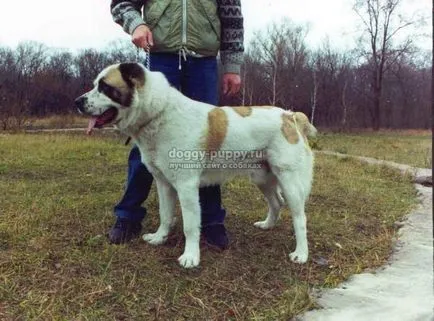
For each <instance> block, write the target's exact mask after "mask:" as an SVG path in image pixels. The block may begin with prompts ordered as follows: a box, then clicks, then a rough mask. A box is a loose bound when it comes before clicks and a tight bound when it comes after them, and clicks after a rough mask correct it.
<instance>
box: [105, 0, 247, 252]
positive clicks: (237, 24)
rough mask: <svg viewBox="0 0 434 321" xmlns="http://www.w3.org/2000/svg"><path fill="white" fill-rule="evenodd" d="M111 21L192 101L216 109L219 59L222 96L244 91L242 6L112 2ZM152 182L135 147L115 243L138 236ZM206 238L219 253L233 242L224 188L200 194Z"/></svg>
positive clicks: (199, 1)
mask: <svg viewBox="0 0 434 321" xmlns="http://www.w3.org/2000/svg"><path fill="white" fill-rule="evenodd" d="M110 8H111V13H112V16H113V20H114V21H115V22H116V23H117V24H119V25H121V26H122V27H123V30H124V31H125V32H127V33H128V34H130V35H131V39H132V42H133V43H134V44H135V45H136V46H137V47H139V48H144V49H146V48H149V49H150V52H151V54H150V62H151V63H150V69H151V70H153V71H160V72H162V73H163V74H164V75H165V76H166V77H167V79H168V80H169V82H170V83H171V85H172V86H174V87H176V88H178V89H179V90H180V91H181V92H182V93H183V94H184V95H186V96H188V97H189V98H191V99H194V100H198V101H201V102H205V103H209V104H212V105H217V104H218V87H217V86H218V71H217V58H216V56H217V54H218V53H220V58H221V62H222V68H223V76H222V91H223V94H225V95H233V94H236V93H237V92H238V91H239V89H240V85H241V79H240V66H241V63H242V59H243V52H244V45H243V37H244V25H243V16H242V12H241V1H240V0H177V1H175V0H134V1H133V0H131V1H123V0H112V1H111V5H110ZM152 181H153V177H152V175H151V174H150V173H149V171H148V170H147V169H146V167H145V165H143V164H142V162H141V158H140V152H139V150H138V148H137V146H133V148H132V149H131V152H130V155H129V159H128V178H127V185H126V189H125V193H124V195H123V197H122V199H121V200H120V202H119V203H118V204H117V205H116V206H115V208H114V212H115V215H116V216H117V220H116V223H115V224H114V226H113V227H112V228H111V230H110V232H109V240H110V242H111V243H114V244H120V243H126V242H128V241H130V240H131V239H133V238H136V237H138V236H139V235H140V232H141V229H142V225H141V221H142V220H143V218H144V217H145V214H146V209H145V208H144V207H142V203H143V202H144V201H145V200H146V198H147V197H148V194H149V191H150V188H151V185H152ZM199 197H200V204H201V216H202V234H203V235H204V236H205V239H206V240H207V242H208V243H210V244H212V245H215V246H217V247H219V248H221V249H224V248H226V247H227V246H228V243H229V240H228V236H227V233H226V229H225V226H224V224H223V222H224V218H225V216H226V212H225V210H224V208H222V205H221V192H220V186H210V187H204V188H201V189H200V190H199Z"/></svg>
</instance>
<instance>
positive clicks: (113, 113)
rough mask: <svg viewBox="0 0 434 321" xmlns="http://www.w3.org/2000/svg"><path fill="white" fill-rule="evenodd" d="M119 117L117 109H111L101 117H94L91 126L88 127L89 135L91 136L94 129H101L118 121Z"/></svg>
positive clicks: (90, 122) (90, 120)
mask: <svg viewBox="0 0 434 321" xmlns="http://www.w3.org/2000/svg"><path fill="white" fill-rule="evenodd" d="M117 115H118V110H117V108H115V107H111V108H109V109H107V110H106V111H105V112H103V113H102V114H101V115H99V116H92V118H91V119H89V124H88V126H87V134H88V135H90V134H91V133H92V130H93V129H94V128H101V127H103V126H104V125H106V124H109V123H111V122H112V121H113V120H115V119H116V117H117Z"/></svg>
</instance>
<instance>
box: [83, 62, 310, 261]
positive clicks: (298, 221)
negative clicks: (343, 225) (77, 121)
mask: <svg viewBox="0 0 434 321" xmlns="http://www.w3.org/2000/svg"><path fill="white" fill-rule="evenodd" d="M94 85H95V88H93V89H92V90H91V91H89V92H87V93H85V94H84V95H82V96H80V97H78V98H77V99H76V101H75V103H76V106H77V107H78V109H79V111H80V112H82V113H84V114H87V115H90V116H92V117H91V120H90V122H89V128H88V131H89V132H90V131H91V130H92V129H93V128H94V127H101V126H103V125H106V124H114V125H115V126H116V127H117V128H118V129H119V130H120V131H121V132H123V133H124V134H126V135H128V136H130V137H132V139H133V140H134V142H135V144H137V146H138V147H139V149H140V153H141V157H142V161H143V163H144V164H145V165H146V167H147V168H148V170H149V171H150V172H151V173H152V175H153V176H154V178H155V182H156V184H157V190H158V197H159V204H160V226H159V228H158V230H157V231H156V232H155V233H151V234H145V235H143V239H144V240H145V241H147V242H148V243H150V244H154V245H156V244H162V243H163V242H165V240H166V239H167V236H168V233H169V230H170V227H171V224H172V220H173V218H174V209H175V202H176V195H178V198H179V201H180V205H181V210H182V218H183V227H184V235H185V249H184V253H183V254H182V255H181V256H180V257H179V259H178V261H179V263H180V264H181V265H182V266H183V267H185V268H192V267H195V266H198V265H199V260H200V249H199V237H200V226H201V222H200V220H201V215H200V206H199V192H198V190H199V187H202V186H206V185H212V184H221V183H222V182H223V181H224V180H226V179H227V178H229V177H233V176H235V175H249V176H250V177H251V179H252V181H253V182H254V183H255V184H256V185H257V186H258V187H259V189H260V190H261V191H262V193H263V194H264V196H265V198H266V200H267V202H268V206H269V210H268V214H267V217H266V219H265V220H264V221H261V222H256V223H255V226H256V227H259V228H261V229H270V228H272V227H273V226H274V225H275V224H276V221H277V219H278V217H279V211H280V208H281V207H282V202H281V199H280V197H281V196H280V193H281V194H283V197H284V199H285V200H286V203H287V204H288V205H289V207H290V210H291V214H292V218H293V224H294V230H295V236H296V248H295V251H294V252H292V253H291V254H290V258H291V260H292V261H294V262H297V263H305V262H306V260H307V258H308V245H307V237H306V216H305V212H304V211H305V202H306V200H307V198H308V195H309V193H310V190H311V185H312V176H313V161H314V158H313V153H312V151H311V150H310V148H309V146H308V143H307V137H308V136H313V135H315V133H316V129H315V127H313V126H312V125H311V124H310V123H309V121H308V119H307V117H306V116H305V115H304V114H303V113H298V112H291V111H285V110H283V109H281V108H278V107H271V106H257V107H215V106H211V105H209V104H205V103H201V102H197V101H194V100H191V99H189V98H187V97H185V96H184V95H182V94H181V93H180V92H179V91H178V90H176V89H175V88H173V87H171V86H170V85H169V83H168V81H167V80H166V78H165V77H164V76H163V74H161V73H158V72H151V71H149V70H147V69H145V68H144V67H143V66H142V65H140V64H136V63H122V64H116V65H112V66H109V67H107V68H106V69H104V70H103V71H102V72H101V73H100V74H99V75H98V77H97V78H96V80H95V82H94ZM246 201H248V200H246Z"/></svg>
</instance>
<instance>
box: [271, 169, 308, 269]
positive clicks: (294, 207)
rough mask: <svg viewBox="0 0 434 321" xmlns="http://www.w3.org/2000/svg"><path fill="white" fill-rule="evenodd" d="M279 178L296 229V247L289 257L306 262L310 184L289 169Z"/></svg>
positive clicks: (279, 175) (294, 260)
mask: <svg viewBox="0 0 434 321" xmlns="http://www.w3.org/2000/svg"><path fill="white" fill-rule="evenodd" d="M277 178H278V180H279V185H280V188H281V189H282V192H283V196H284V197H285V200H286V203H287V204H288V206H289V209H290V210H291V215H292V223H293V225H294V231H295V239H296V248H295V251H294V252H292V253H291V254H289V257H290V259H291V261H293V262H296V263H305V262H306V261H307V258H308V255H309V250H308V244H307V230H306V215H305V203H306V198H307V191H308V187H307V186H308V184H304V183H305V182H304V181H303V178H302V177H301V176H300V174H298V173H296V172H291V171H288V170H287V171H281V172H280V173H279V174H278V175H277Z"/></svg>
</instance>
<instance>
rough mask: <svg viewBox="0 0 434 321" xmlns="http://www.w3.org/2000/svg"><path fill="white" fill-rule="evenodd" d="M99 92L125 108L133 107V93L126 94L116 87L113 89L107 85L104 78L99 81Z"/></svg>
mask: <svg viewBox="0 0 434 321" xmlns="http://www.w3.org/2000/svg"><path fill="white" fill-rule="evenodd" d="M97 89H98V91H99V92H100V93H102V94H104V95H106V96H107V97H109V98H110V99H111V100H113V101H114V102H116V103H118V104H119V105H122V106H124V107H129V106H131V102H132V100H133V96H132V94H131V93H125V92H124V91H121V90H119V89H117V88H116V87H113V86H111V85H109V84H107V83H106V82H105V81H104V79H103V78H101V79H100V80H99V81H98V88H97Z"/></svg>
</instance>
